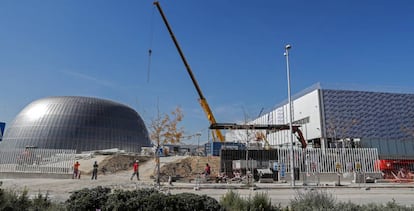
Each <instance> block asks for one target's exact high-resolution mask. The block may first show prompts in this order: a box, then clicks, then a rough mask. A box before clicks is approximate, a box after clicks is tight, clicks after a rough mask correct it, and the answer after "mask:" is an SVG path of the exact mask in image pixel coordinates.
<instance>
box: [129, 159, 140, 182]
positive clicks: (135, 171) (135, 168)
mask: <svg viewBox="0 0 414 211" xmlns="http://www.w3.org/2000/svg"><path fill="white" fill-rule="evenodd" d="M135 175H137V180H139V160H136V161H135V163H134V173H132V176H131V180H132V179H133V178H134V176H135Z"/></svg>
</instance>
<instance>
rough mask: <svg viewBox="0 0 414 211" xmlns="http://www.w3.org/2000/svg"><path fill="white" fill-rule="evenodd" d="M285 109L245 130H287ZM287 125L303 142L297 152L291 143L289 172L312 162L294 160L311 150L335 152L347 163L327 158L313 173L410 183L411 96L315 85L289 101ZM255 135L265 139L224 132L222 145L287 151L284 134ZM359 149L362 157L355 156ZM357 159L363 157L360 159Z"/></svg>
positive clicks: (413, 148) (413, 144)
mask: <svg viewBox="0 0 414 211" xmlns="http://www.w3.org/2000/svg"><path fill="white" fill-rule="evenodd" d="M288 105H289V104H288V102H287V101H286V102H282V103H280V104H279V105H277V106H276V107H275V108H274V109H272V110H271V111H269V112H266V113H264V114H263V115H261V116H260V117H258V118H257V119H254V120H253V121H250V122H248V124H249V125H287V124H288V123H289V119H290V117H289V110H288ZM292 122H293V125H294V126H297V127H299V128H300V130H301V131H302V134H303V137H304V139H305V141H306V143H305V146H306V147H303V145H304V144H303V143H301V142H300V141H298V140H300V139H296V138H295V139H294V142H293V145H294V147H293V148H294V150H295V152H296V155H297V156H296V157H295V158H294V159H295V162H296V161H298V163H297V164H296V165H295V166H301V163H302V164H304V163H305V162H313V161H311V160H307V161H304V162H300V160H301V159H305V157H306V156H307V157H309V156H310V154H312V152H315V150H317V151H320V152H321V153H322V154H323V152H331V151H332V150H334V151H332V153H333V154H334V153H335V151H338V150H339V151H341V152H345V151H347V152H348V153H349V156H350V157H349V158H346V157H344V158H343V159H342V161H339V160H340V159H338V158H337V157H335V156H333V157H330V158H328V160H327V161H325V162H320V161H319V162H315V163H317V167H318V168H321V169H326V172H329V171H331V170H333V171H332V172H334V171H335V170H336V167H338V165H339V166H340V169H341V171H343V172H347V171H353V170H355V169H356V166H357V164H358V165H359V168H361V165H364V166H371V167H372V168H371V167H369V168H366V169H365V170H366V171H372V172H380V171H381V173H382V175H383V178H385V179H404V180H405V179H409V180H412V179H413V178H412V175H413V174H411V172H413V171H414V94H405V93H391V92H373V91H355V90H340V89H325V88H323V87H322V86H321V85H320V84H316V85H314V86H312V87H310V88H308V89H305V90H303V91H302V92H300V93H299V94H296V95H295V96H293V98H292ZM261 134H265V135H264V137H263V139H260V141H261V142H259V143H255V140H258V138H257V130H250V131H248V130H230V131H228V132H227V133H226V140H227V141H234V142H242V143H246V144H249V145H252V143H254V144H253V145H259V146H262V147H263V146H264V145H265V144H266V143H268V144H269V145H270V146H271V148H278V149H283V148H285V149H288V147H289V146H290V145H291V142H290V137H289V130H273V131H272V130H262V131H261ZM300 146H302V147H300ZM300 148H303V150H300ZM362 149H366V150H368V151H364V152H362V151H361V152H360V151H358V152H357V150H362ZM371 149H373V150H375V152H372V151H370V150H371ZM305 151H306V152H305ZM311 151H312V152H311ZM352 151H353V152H352ZM302 152H305V154H302ZM332 153H330V155H333V154H332ZM361 153H365V155H366V156H364V157H360V156H361ZM282 154H283V153H282ZM299 154H301V155H300V156H299ZM339 154H341V153H339ZM325 155H326V154H325ZM325 158H327V157H325ZM286 159H289V158H288V157H287V158H286ZM309 166H310V165H309ZM335 166H336V167H335ZM328 169H331V170H328ZM399 175H400V176H399Z"/></svg>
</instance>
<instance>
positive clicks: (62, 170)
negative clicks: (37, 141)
mask: <svg viewBox="0 0 414 211" xmlns="http://www.w3.org/2000/svg"><path fill="white" fill-rule="evenodd" d="M75 154H76V150H67V149H39V148H22V149H10V148H8V149H0V172H7V173H45V174H72V173H73V168H72V165H73V163H74V162H75Z"/></svg>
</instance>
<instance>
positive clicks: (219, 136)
mask: <svg viewBox="0 0 414 211" xmlns="http://www.w3.org/2000/svg"><path fill="white" fill-rule="evenodd" d="M154 5H155V6H156V7H157V9H158V11H159V13H160V14H161V17H162V20H163V21H164V23H165V26H166V27H167V29H168V32H169V33H170V36H171V38H172V40H173V42H174V44H175V47H176V48H177V51H178V53H179V54H180V57H181V60H182V61H183V63H184V66H185V67H186V69H187V72H188V74H189V75H190V78H191V81H192V82H193V84H194V86H195V88H196V90H197V93H198V96H199V97H200V98H199V103H200V105H201V108H203V111H204V113H205V114H206V116H207V119H208V121H210V124H215V123H216V119H215V118H214V115H213V112H212V111H211V109H210V106H209V105H208V103H207V100H206V98H205V97H204V95H203V93H202V92H201V89H200V86H199V85H198V83H197V80H196V79H195V77H194V74H193V71H192V70H191V68H190V65H189V64H188V62H187V59H186V58H185V56H184V53H183V51H182V50H181V47H180V45H179V44H178V41H177V39H176V38H175V35H174V33H173V31H172V29H171V27H170V24H169V23H168V21H167V18H166V17H165V15H164V12H163V10H162V9H161V6H160V3H159V2H158V1H155V2H154ZM212 134H213V140H214V141H216V140H217V139H218V140H219V141H221V142H224V136H223V135H222V134H221V131H220V130H213V131H212Z"/></svg>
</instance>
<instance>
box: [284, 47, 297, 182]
mask: <svg viewBox="0 0 414 211" xmlns="http://www.w3.org/2000/svg"><path fill="white" fill-rule="evenodd" d="M290 48H292V46H291V45H290V44H287V45H285V57H286V73H287V86H288V101H289V109H288V111H289V133H290V134H289V138H290V159H289V160H290V177H291V179H292V183H291V185H292V187H294V186H295V174H294V163H293V134H292V99H291V93H290V67H289V49H290Z"/></svg>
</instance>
